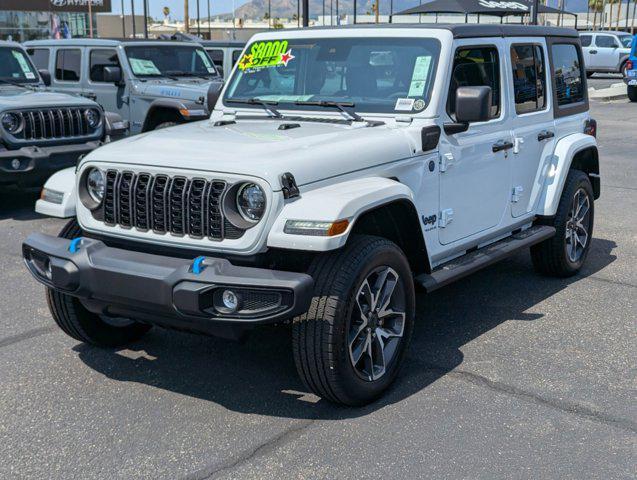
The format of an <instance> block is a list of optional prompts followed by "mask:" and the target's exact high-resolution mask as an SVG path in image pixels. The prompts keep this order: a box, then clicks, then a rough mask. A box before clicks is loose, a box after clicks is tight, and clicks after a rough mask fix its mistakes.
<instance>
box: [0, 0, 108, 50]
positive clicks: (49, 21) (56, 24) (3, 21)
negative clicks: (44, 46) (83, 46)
mask: <svg viewBox="0 0 637 480" xmlns="http://www.w3.org/2000/svg"><path fill="white" fill-rule="evenodd" d="M89 2H91V5H90V7H91V11H92V15H91V19H90V21H91V22H92V24H93V35H94V36H97V34H98V32H97V21H96V15H97V13H101V12H110V11H111V0H0V40H13V41H16V42H24V41H26V40H35V39H39V38H71V37H88V35H89V30H90V28H89V13H88V11H89Z"/></svg>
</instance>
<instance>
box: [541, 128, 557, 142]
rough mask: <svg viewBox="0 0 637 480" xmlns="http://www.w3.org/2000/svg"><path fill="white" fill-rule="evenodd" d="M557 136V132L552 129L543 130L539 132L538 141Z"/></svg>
mask: <svg viewBox="0 0 637 480" xmlns="http://www.w3.org/2000/svg"><path fill="white" fill-rule="evenodd" d="M554 136H555V132H551V131H550V130H543V131H541V132H540V133H538V134H537V141H538V142H543V141H544V140H548V139H549V138H553V137H554Z"/></svg>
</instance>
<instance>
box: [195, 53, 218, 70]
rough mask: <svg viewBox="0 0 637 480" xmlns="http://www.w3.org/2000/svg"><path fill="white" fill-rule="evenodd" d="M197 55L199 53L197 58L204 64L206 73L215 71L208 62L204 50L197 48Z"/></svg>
mask: <svg viewBox="0 0 637 480" xmlns="http://www.w3.org/2000/svg"><path fill="white" fill-rule="evenodd" d="M197 55H199V58H201V61H202V62H203V64H204V65H205V67H206V70H208V73H217V72H216V70H215V68H214V67H213V66H212V63H211V62H210V59H209V58H208V55H206V52H204V51H203V50H197Z"/></svg>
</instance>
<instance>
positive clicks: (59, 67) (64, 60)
mask: <svg viewBox="0 0 637 480" xmlns="http://www.w3.org/2000/svg"><path fill="white" fill-rule="evenodd" d="M81 63H82V51H81V50H79V49H75V48H73V49H61V50H58V51H57V55H56V56H55V78H56V80H62V81H64V82H79V81H80V65H81Z"/></svg>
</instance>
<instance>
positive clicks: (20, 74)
mask: <svg viewBox="0 0 637 480" xmlns="http://www.w3.org/2000/svg"><path fill="white" fill-rule="evenodd" d="M0 79H2V80H6V81H8V82H12V83H38V82H39V81H40V77H39V76H38V72H37V70H36V69H35V67H34V66H33V64H32V63H31V61H30V60H29V57H28V56H27V54H26V53H25V52H24V51H23V50H21V49H19V48H12V47H3V48H0Z"/></svg>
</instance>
